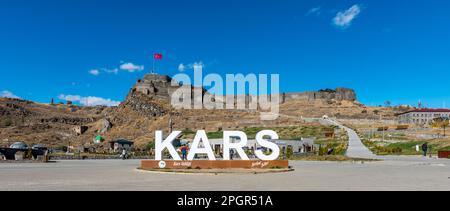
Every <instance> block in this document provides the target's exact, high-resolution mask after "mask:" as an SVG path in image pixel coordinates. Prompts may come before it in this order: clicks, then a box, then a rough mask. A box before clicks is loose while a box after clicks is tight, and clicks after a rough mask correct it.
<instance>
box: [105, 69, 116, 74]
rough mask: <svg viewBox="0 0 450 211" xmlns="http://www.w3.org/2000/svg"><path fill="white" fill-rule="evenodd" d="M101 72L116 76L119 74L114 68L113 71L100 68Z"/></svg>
mask: <svg viewBox="0 0 450 211" xmlns="http://www.w3.org/2000/svg"><path fill="white" fill-rule="evenodd" d="M102 70H103V71H104V72H105V73H109V74H118V73H119V69H117V68H114V69H106V68H102Z"/></svg>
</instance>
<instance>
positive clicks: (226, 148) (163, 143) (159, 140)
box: [155, 130, 280, 160]
mask: <svg viewBox="0 0 450 211" xmlns="http://www.w3.org/2000/svg"><path fill="white" fill-rule="evenodd" d="M180 133H181V131H173V132H172V133H171V134H170V135H169V136H168V137H167V138H166V139H165V140H163V133H162V131H159V130H158V131H156V132H155V139H156V140H155V151H156V152H155V160H162V152H163V150H164V149H167V150H168V151H169V154H170V156H171V157H172V158H173V159H174V160H181V157H180V155H179V154H178V153H177V151H176V149H175V148H174V146H173V144H172V142H173V141H174V140H175V138H176V137H178V135H180ZM265 137H269V139H271V140H277V139H278V134H277V133H276V132H275V131H272V130H262V131H260V132H258V133H257V134H256V143H257V144H258V145H260V146H261V147H264V148H267V149H270V150H271V154H269V155H266V154H264V152H263V151H262V150H261V149H256V150H255V155H256V157H258V158H259V159H260V160H276V159H277V158H278V156H279V155H280V148H279V147H278V146H277V145H276V144H275V143H273V142H270V141H269V140H268V139H265ZM231 138H238V139H239V141H238V142H234V143H233V142H232V141H231ZM247 141H248V139H247V135H246V134H245V133H244V132H241V131H224V132H223V160H230V150H231V149H233V150H234V151H236V152H237V153H238V154H239V157H240V158H241V159H242V160H249V158H248V156H247V154H245V151H244V150H243V147H245V146H246V145H247ZM196 154H206V155H207V156H208V159H209V160H216V157H215V156H214V152H213V150H212V148H211V145H210V143H209V140H208V137H207V136H206V132H205V131H204V130H199V131H197V134H196V135H195V138H194V140H193V142H192V145H191V149H190V151H189V154H188V156H187V159H188V160H193V159H194V157H195V155H196Z"/></svg>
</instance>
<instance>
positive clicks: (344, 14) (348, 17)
mask: <svg viewBox="0 0 450 211" xmlns="http://www.w3.org/2000/svg"><path fill="white" fill-rule="evenodd" d="M360 13H361V6H360V5H358V4H355V5H353V6H352V7H350V8H349V9H348V10H346V11H340V12H338V13H337V14H336V17H334V18H333V24H334V25H336V26H338V27H341V28H347V27H349V26H350V24H351V23H352V22H353V20H355V18H356V17H357V16H358V15H359V14H360Z"/></svg>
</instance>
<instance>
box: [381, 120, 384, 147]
mask: <svg viewBox="0 0 450 211" xmlns="http://www.w3.org/2000/svg"><path fill="white" fill-rule="evenodd" d="M380 121H381V130H382V131H383V140H382V141H383V142H384V122H383V119H382V118H381V113H380Z"/></svg>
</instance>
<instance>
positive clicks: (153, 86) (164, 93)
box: [131, 73, 357, 103]
mask: <svg viewBox="0 0 450 211" xmlns="http://www.w3.org/2000/svg"><path fill="white" fill-rule="evenodd" d="M181 87H185V88H190V89H191V91H192V96H194V94H193V93H194V90H195V89H200V88H199V87H193V86H191V85H185V86H183V85H181V84H178V83H177V85H175V86H174V85H172V78H171V77H169V76H167V75H159V74H155V73H150V74H146V75H145V76H144V79H139V80H138V81H137V82H136V84H135V85H134V86H133V88H132V89H131V93H136V92H138V93H142V94H144V95H146V96H149V97H155V98H158V99H162V100H170V96H171V94H172V93H173V92H175V91H176V90H177V89H179V88H181ZM201 89H202V96H203V97H204V96H205V95H206V94H209V93H208V92H207V91H206V90H205V89H203V88H201ZM254 97H255V96H252V95H246V97H245V101H246V103H248V102H250V101H251V100H252V99H253V98H254ZM293 100H308V101H314V100H336V101H343V100H346V101H356V100H357V98H356V93H355V91H354V90H352V89H348V88H336V89H323V90H319V91H308V92H291V93H281V94H280V101H281V103H285V102H289V101H293Z"/></svg>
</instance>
